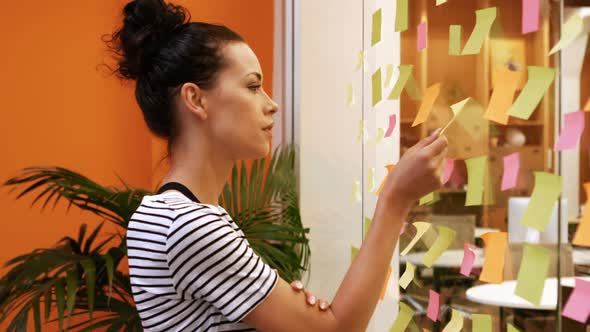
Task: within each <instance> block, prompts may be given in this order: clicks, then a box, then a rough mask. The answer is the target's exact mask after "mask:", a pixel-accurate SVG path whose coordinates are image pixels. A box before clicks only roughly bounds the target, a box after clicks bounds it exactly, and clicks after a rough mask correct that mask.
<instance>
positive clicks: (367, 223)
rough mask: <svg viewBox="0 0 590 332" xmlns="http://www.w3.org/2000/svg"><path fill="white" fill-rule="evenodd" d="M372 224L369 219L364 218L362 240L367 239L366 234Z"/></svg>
mask: <svg viewBox="0 0 590 332" xmlns="http://www.w3.org/2000/svg"><path fill="white" fill-rule="evenodd" d="M372 222H373V220H372V219H371V218H369V217H365V223H364V231H363V239H365V238H367V233H369V228H371V223H372Z"/></svg>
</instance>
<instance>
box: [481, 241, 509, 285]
mask: <svg viewBox="0 0 590 332" xmlns="http://www.w3.org/2000/svg"><path fill="white" fill-rule="evenodd" d="M481 238H482V240H483V241H484V243H485V260H484V262H483V268H482V271H481V275H480V276H479V280H481V281H485V282H491V283H496V284H499V283H501V282H502V281H504V276H503V274H504V258H505V255H506V247H507V246H508V233H506V232H488V233H485V234H483V235H482V236H481Z"/></svg>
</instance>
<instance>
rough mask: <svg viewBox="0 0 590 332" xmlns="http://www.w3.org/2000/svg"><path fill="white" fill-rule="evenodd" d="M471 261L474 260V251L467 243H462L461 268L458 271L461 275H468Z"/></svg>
mask: <svg viewBox="0 0 590 332" xmlns="http://www.w3.org/2000/svg"><path fill="white" fill-rule="evenodd" d="M473 262H475V252H474V251H473V250H471V247H470V246H469V243H464V244H463V260H462V261H461V270H460V271H459V272H460V273H461V274H462V275H464V276H466V277H469V275H471V270H472V269H473Z"/></svg>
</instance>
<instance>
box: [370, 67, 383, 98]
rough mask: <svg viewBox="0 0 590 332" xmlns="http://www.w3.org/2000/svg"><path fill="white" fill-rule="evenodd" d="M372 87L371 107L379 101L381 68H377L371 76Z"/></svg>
mask: <svg viewBox="0 0 590 332" xmlns="http://www.w3.org/2000/svg"><path fill="white" fill-rule="evenodd" d="M371 81H372V83H373V84H372V87H373V107H374V106H375V105H377V103H378V102H380V101H381V94H382V93H381V68H379V69H377V71H376V72H375V73H373V76H372V77H371Z"/></svg>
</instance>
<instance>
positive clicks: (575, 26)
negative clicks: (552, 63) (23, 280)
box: [549, 14, 584, 55]
mask: <svg viewBox="0 0 590 332" xmlns="http://www.w3.org/2000/svg"><path fill="white" fill-rule="evenodd" d="M582 31H584V19H582V17H580V15H577V14H576V15H572V17H570V18H569V19H568V20H567V22H565V24H564V25H563V27H562V28H561V39H560V40H559V42H558V43H557V44H556V45H555V46H553V48H552V49H551V51H549V55H551V54H553V53H556V52H557V51H559V50H561V49H563V48H564V47H566V46H567V45H569V44H571V42H573V41H574V40H576V38H578V36H579V35H580V34H581V33H582Z"/></svg>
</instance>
